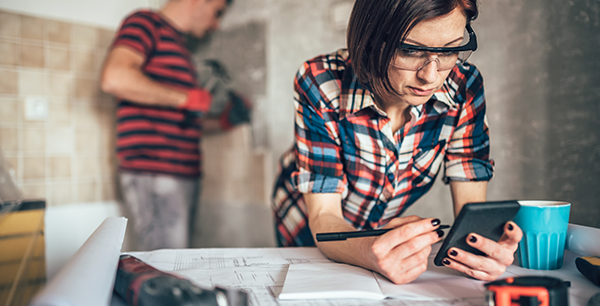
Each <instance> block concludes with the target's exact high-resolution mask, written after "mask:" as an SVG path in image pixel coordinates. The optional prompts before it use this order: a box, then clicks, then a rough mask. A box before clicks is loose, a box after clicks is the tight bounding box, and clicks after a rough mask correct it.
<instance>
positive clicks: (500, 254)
mask: <svg viewBox="0 0 600 306" xmlns="http://www.w3.org/2000/svg"><path fill="white" fill-rule="evenodd" d="M522 237H523V232H522V231H521V229H520V228H519V227H518V226H517V224H515V223H514V222H512V221H509V222H507V223H506V224H505V225H504V235H502V237H501V238H500V240H498V242H495V241H492V240H490V239H487V238H484V237H482V236H480V235H477V234H475V233H471V234H469V235H468V236H467V243H468V244H469V245H470V246H472V247H474V248H476V249H478V250H480V251H482V252H483V253H485V254H486V255H484V256H479V255H474V254H472V253H469V252H466V251H464V250H461V249H458V248H450V249H449V250H448V257H449V258H445V259H444V260H443V261H442V263H443V264H444V265H445V266H446V267H449V268H452V269H454V270H456V271H459V272H462V273H464V274H467V275H469V276H471V277H473V278H476V279H479V280H483V281H493V280H495V279H497V278H498V277H499V276H500V275H502V274H503V273H504V271H506V267H507V266H509V265H511V264H512V263H513V261H514V253H515V251H516V250H517V247H518V246H519V241H521V238H522Z"/></svg>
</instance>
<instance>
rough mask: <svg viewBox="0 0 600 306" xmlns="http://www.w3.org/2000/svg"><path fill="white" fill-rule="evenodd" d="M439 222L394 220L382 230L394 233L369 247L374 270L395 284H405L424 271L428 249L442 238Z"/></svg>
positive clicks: (388, 233) (406, 219)
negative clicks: (386, 229)
mask: <svg viewBox="0 0 600 306" xmlns="http://www.w3.org/2000/svg"><path fill="white" fill-rule="evenodd" d="M439 224H440V220H439V219H432V218H428V219H421V218H420V217H417V216H409V217H402V218H396V219H394V220H392V221H391V222H390V223H388V225H387V226H386V227H385V228H394V229H393V230H391V231H389V232H387V233H385V234H384V235H381V236H379V237H377V238H376V239H375V240H374V241H373V243H372V244H371V247H370V254H369V257H370V260H371V262H372V263H373V264H374V267H373V270H375V271H377V272H379V273H380V274H382V275H383V276H385V277H387V278H388V279H389V280H391V281H392V282H394V283H395V284H406V283H409V282H411V281H413V280H415V279H416V278H417V277H419V275H421V274H422V273H423V272H425V271H426V270H427V261H428V257H429V254H430V253H431V245H432V244H434V243H436V242H438V241H440V239H441V237H442V236H443V235H444V232H443V231H442V230H437V231H436V230H435V229H437V228H438V227H439Z"/></svg>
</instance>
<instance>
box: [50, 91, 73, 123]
mask: <svg viewBox="0 0 600 306" xmlns="http://www.w3.org/2000/svg"><path fill="white" fill-rule="evenodd" d="M55 101H56V100H54V101H53V102H51V103H48V114H49V115H48V123H49V124H50V125H53V126H56V125H70V124H71V122H72V120H71V104H69V103H67V102H66V98H62V99H58V101H56V102H55Z"/></svg>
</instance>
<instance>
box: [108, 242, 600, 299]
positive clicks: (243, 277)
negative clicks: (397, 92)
mask: <svg viewBox="0 0 600 306" xmlns="http://www.w3.org/2000/svg"><path fill="white" fill-rule="evenodd" d="M438 248H439V244H438V245H436V246H435V248H434V252H433V253H432V255H431V256H430V265H432V262H431V261H432V259H433V257H434V256H435V252H437V249H438ZM129 254H131V255H134V256H136V257H138V258H140V259H142V260H143V261H145V262H147V263H149V264H151V265H153V266H154V267H156V268H157V269H160V270H163V271H171V272H173V273H175V274H178V275H180V276H183V277H186V278H188V279H189V280H190V281H192V282H193V283H195V284H196V285H198V286H200V287H203V288H212V287H214V286H220V287H224V288H227V289H242V290H245V291H247V292H248V293H249V301H250V305H267V306H271V305H282V306H287V305H290V306H291V305H294V306H296V305H313V306H321V305H325V306H337V305H340V306H341V305H345V306H353V305H357V306H358V305H422V306H426V305H427V306H428V305H462V306H474V305H483V302H484V300H483V293H481V295H479V296H471V297H465V298H449V299H443V300H435V301H432V300H422V301H415V300H411V301H404V300H400V299H386V300H344V299H336V300H287V301H284V300H279V299H277V298H276V297H277V295H278V294H279V293H280V292H281V289H282V287H283V284H284V281H285V276H286V274H287V270H288V267H289V265H290V264H301V263H328V262H331V261H330V260H329V259H327V258H325V256H323V254H322V253H321V252H320V251H319V250H318V249H317V248H211V249H182V250H157V251H152V252H131V253H129ZM577 257H578V255H577V254H575V253H573V252H570V251H568V250H567V251H565V257H564V264H563V267H562V268H561V269H559V270H555V271H535V270H529V269H524V268H520V267H518V266H515V265H512V266H510V267H509V268H508V269H507V272H506V273H505V274H504V275H503V276H502V278H504V277H510V276H521V275H540V276H542V275H543V276H552V277H557V278H560V279H562V280H565V281H570V282H571V288H570V289H569V294H570V299H569V300H570V305H571V306H585V305H586V304H587V301H588V300H589V298H590V297H591V296H593V295H594V294H596V293H598V292H600V288H599V287H596V286H595V285H593V284H592V283H591V282H589V281H588V280H587V279H585V277H583V276H582V275H581V274H580V273H579V271H577V269H576V266H575V258H577ZM430 267H431V266H430ZM470 281H472V282H474V284H476V285H478V286H481V284H482V283H483V282H480V281H477V280H470ZM113 305H118V302H114V303H113Z"/></svg>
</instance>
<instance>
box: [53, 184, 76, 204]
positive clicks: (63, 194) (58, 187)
mask: <svg viewBox="0 0 600 306" xmlns="http://www.w3.org/2000/svg"><path fill="white" fill-rule="evenodd" d="M48 187H49V188H50V190H48V194H49V197H50V199H49V202H50V204H49V205H50V206H60V205H65V204H70V203H72V202H73V201H72V190H71V184H52V185H50V186H48Z"/></svg>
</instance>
